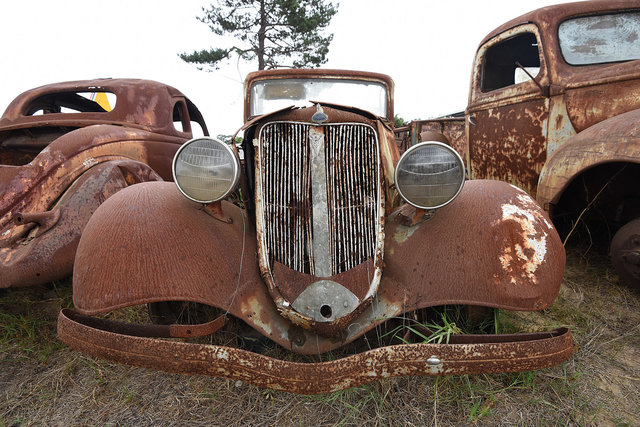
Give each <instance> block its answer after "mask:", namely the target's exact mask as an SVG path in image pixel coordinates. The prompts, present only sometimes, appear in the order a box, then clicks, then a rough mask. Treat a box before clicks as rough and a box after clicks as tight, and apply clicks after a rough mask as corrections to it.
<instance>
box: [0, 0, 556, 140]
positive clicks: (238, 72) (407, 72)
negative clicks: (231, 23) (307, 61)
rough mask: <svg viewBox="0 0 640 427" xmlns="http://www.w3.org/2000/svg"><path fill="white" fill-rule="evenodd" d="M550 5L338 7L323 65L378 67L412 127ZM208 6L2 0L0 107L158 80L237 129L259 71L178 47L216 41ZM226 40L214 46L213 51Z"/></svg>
mask: <svg viewBox="0 0 640 427" xmlns="http://www.w3.org/2000/svg"><path fill="white" fill-rule="evenodd" d="M559 2H560V1H548V0H481V1H479V0H457V1H436V0H341V1H340V7H339V9H338V13H337V14H336V15H335V17H334V18H333V20H332V22H331V26H330V27H329V32H332V33H333V34H334V38H333V42H332V43H331V46H330V49H329V60H328V62H327V64H326V65H325V66H324V68H342V69H355V70H366V71H375V72H380V73H385V74H389V75H390V76H391V77H392V78H393V79H394V81H395V84H396V91H395V109H396V114H398V115H400V116H401V117H403V118H405V119H407V120H410V119H416V118H429V117H435V116H438V115H442V114H447V113H452V112H455V111H461V110H463V109H464V108H465V106H466V103H467V91H468V86H469V78H470V73H471V63H472V60H473V55H474V53H475V50H476V49H477V47H478V44H479V42H480V40H481V39H482V38H483V37H484V36H485V35H486V34H487V33H488V32H489V31H491V30H493V29H494V28H495V27H497V26H499V25H500V24H502V23H503V22H505V21H507V20H509V19H511V18H515V17H516V16H518V15H521V14H523V13H525V12H528V11H530V10H533V9H537V8H539V7H542V6H546V5H550V4H555V3H559ZM209 3H210V2H208V1H201V0H182V1H174V0H171V1H170V0H144V1H142V0H138V1H137V0H125V1H120V0H116V1H97V0H65V1H55V0H30V1H6V0H5V1H2V2H0V40H2V42H1V46H2V47H1V48H0V49H2V55H1V57H2V62H1V64H2V67H1V70H2V71H1V74H0V75H1V76H2V83H1V84H0V110H1V111H4V109H5V108H6V106H7V105H8V104H9V102H10V101H11V100H12V99H13V98H14V97H15V96H16V95H18V94H19V93H21V92H23V91H25V90H28V89H30V88H34V87H37V86H41V85H44V84H48V83H54V82H61V81H68V80H83V79H93V78H100V77H114V78H116V77H128V78H144V79H151V80H157V81H160V82H163V83H167V84H170V85H171V86H174V87H176V88H177V89H179V90H180V91H182V92H183V93H184V94H185V95H187V96H188V97H189V98H191V100H192V101H193V102H194V103H195V104H196V105H197V106H198V107H199V108H200V110H201V111H202V113H203V115H204V118H205V120H206V122H207V125H208V126H209V129H210V131H211V134H212V135H214V136H215V135H217V134H232V133H233V132H235V130H236V129H237V128H239V127H240V126H241V125H242V82H243V79H244V77H245V75H246V74H247V73H248V72H250V71H253V70H254V69H255V67H256V66H257V64H246V63H240V64H238V63H237V61H235V60H232V61H231V62H230V63H229V64H228V65H227V66H223V67H222V68H221V69H220V70H219V71H215V72H204V71H199V70H197V69H196V68H195V66H193V65H191V64H187V63H185V62H183V61H182V60H181V59H179V58H178V56H177V53H179V52H184V51H187V52H190V51H192V50H194V49H207V48H210V47H212V46H216V43H219V39H216V38H215V37H216V36H214V35H213V33H211V32H210V31H209V29H208V27H207V26H206V25H205V24H202V23H201V22H199V21H197V20H196V16H199V15H201V13H202V6H207V5H208V4H209ZM218 45H219V44H218Z"/></svg>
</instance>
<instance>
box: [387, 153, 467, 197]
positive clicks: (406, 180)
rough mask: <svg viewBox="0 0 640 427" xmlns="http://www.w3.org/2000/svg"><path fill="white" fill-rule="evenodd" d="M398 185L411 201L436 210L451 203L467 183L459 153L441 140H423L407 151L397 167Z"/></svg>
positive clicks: (403, 194) (401, 193)
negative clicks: (465, 182)
mask: <svg viewBox="0 0 640 427" xmlns="http://www.w3.org/2000/svg"><path fill="white" fill-rule="evenodd" d="M395 179H396V187H397V189H398V191H399V192H400V195H401V196H402V198H403V199H404V200H406V201H407V202H408V203H410V204H412V205H413V206H415V207H417V208H422V209H435V208H439V207H441V206H444V205H446V204H447V203H449V202H451V201H452V200H453V199H455V197H456V196H457V195H458V193H459V192H460V190H461V189H462V186H463V184H464V164H463V163H462V158H461V157H460V155H459V154H458V153H457V152H456V151H455V150H454V149H453V148H451V147H449V146H448V145H445V144H442V143H440V142H433V141H430V142H422V143H420V144H417V145H414V146H413V147H411V148H410V149H409V150H407V151H406V152H405V153H404V154H403V155H402V157H400V161H399V162H398V165H397V166H396V174H395Z"/></svg>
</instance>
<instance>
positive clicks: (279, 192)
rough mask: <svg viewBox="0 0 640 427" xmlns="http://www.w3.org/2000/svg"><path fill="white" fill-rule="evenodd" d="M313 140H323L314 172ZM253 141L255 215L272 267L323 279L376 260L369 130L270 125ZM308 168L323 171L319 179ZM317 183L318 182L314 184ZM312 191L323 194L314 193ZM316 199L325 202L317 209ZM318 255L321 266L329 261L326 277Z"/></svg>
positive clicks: (374, 166)
mask: <svg viewBox="0 0 640 427" xmlns="http://www.w3.org/2000/svg"><path fill="white" fill-rule="evenodd" d="M318 133H319V134H320V135H324V138H323V142H322V143H321V144H322V145H321V147H322V150H323V154H322V155H321V157H320V159H321V161H320V163H319V165H317V164H318V162H317V156H316V160H313V159H312V156H313V155H312V146H311V136H313V135H314V134H318ZM259 139H260V156H261V166H262V172H261V182H262V188H261V190H262V191H261V194H262V203H261V204H259V206H262V212H258V215H262V224H261V228H262V230H261V231H262V234H263V245H264V248H263V250H264V251H266V254H267V259H268V262H269V264H270V267H272V266H273V261H277V262H279V263H281V264H284V265H286V266H287V267H289V268H291V269H293V270H296V271H299V272H302V273H307V274H315V275H316V276H328V275H335V274H339V273H342V272H344V271H347V270H349V269H351V268H353V267H355V266H357V265H359V264H361V263H363V262H365V261H366V260H368V259H372V258H374V255H375V251H376V244H377V239H376V238H377V233H378V227H379V224H378V222H379V221H378V216H379V209H380V196H379V191H380V188H379V185H380V184H379V182H380V179H379V158H378V141H377V137H376V132H375V130H374V129H373V128H371V127H370V126H367V125H363V124H354V123H349V124H327V125H323V126H316V125H313V124H308V123H291V122H273V123H268V124H266V125H265V126H264V127H263V128H262V130H261V133H260V138H259ZM314 165H316V166H314ZM314 167H315V168H323V169H324V170H323V171H320V172H321V173H320V175H319V174H318V173H317V172H316V171H314V170H313V169H314ZM318 176H321V177H322V181H324V182H321V183H318V182H315V183H314V180H315V181H317V180H318V178H317V177H318ZM318 185H321V186H323V187H324V188H320V190H318V188H319V187H318ZM314 188H316V193H317V194H316V195H315V197H314V195H313V194H312V193H313V189H314ZM325 189H326V192H325ZM319 193H323V194H326V195H325V196H323V197H322V202H321V203H320V202H318V194H319ZM324 198H326V207H325V201H324ZM314 203H315V204H320V205H321V206H315V207H314ZM318 209H319V210H318ZM314 212H315V213H316V214H315V215H316V216H317V218H316V224H314ZM318 212H320V213H323V212H326V214H322V215H320V214H319V213H318ZM327 217H328V218H327ZM323 218H326V221H325V222H326V223H327V227H325V228H326V233H320V232H318V230H323V228H322V227H320V228H319V227H318V224H317V222H318V221H320V222H322V221H323ZM314 233H315V234H316V236H315V240H316V241H315V244H314ZM325 234H326V236H325ZM318 240H320V242H318ZM318 243H320V245H318ZM314 248H315V249H314ZM319 248H320V249H319ZM320 250H322V251H323V252H324V251H326V256H323V258H330V262H329V263H328V264H329V266H327V268H326V269H324V270H323V269H321V268H319V267H318V265H319V264H320V262H319V260H318V259H319V257H320V255H319V254H318V252H320ZM314 252H316V253H315V255H314ZM319 271H321V272H324V274H318V272H319Z"/></svg>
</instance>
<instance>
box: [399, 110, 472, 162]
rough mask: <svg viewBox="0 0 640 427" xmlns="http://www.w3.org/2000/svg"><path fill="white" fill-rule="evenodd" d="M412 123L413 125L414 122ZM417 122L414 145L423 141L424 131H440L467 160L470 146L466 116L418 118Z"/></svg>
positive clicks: (413, 138)
mask: <svg viewBox="0 0 640 427" xmlns="http://www.w3.org/2000/svg"><path fill="white" fill-rule="evenodd" d="M411 123H412V127H413V123H414V122H411ZM415 123H416V124H415V131H413V132H412V141H413V142H412V145H414V144H417V143H418V142H420V141H421V139H420V134H421V133H422V132H426V131H432V132H438V133H441V134H443V135H444V136H446V137H447V140H448V141H449V145H450V146H451V147H453V149H454V150H456V151H457V152H458V154H460V156H461V157H462V159H463V160H465V162H466V153H467V151H468V146H467V135H466V130H465V118H464V117H459V118H441V119H431V120H418V121H416V122H415Z"/></svg>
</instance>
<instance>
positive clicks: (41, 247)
mask: <svg viewBox="0 0 640 427" xmlns="http://www.w3.org/2000/svg"><path fill="white" fill-rule="evenodd" d="M152 180H160V177H159V176H158V175H157V174H156V173H155V172H154V171H153V170H151V169H150V168H149V167H148V166H147V165H146V164H144V163H140V162H135V161H131V160H115V161H109V162H104V163H101V164H100V165H98V166H95V167H94V168H91V169H89V170H88V171H87V172H85V173H84V174H82V175H81V176H80V177H79V178H77V179H76V180H75V181H74V182H73V184H72V185H71V186H70V187H69V188H68V189H67V190H66V191H65V192H64V193H63V195H62V196H61V197H60V199H59V200H58V201H56V203H55V204H54V205H53V206H52V208H51V210H49V211H45V212H38V213H17V214H16V215H15V217H14V218H16V226H15V227H14V228H13V230H16V231H15V232H13V233H6V234H5V236H3V237H2V239H0V277H2V286H1V287H9V286H29V285H34V284H38V283H42V282H43V281H51V280H60V279H63V278H65V277H67V276H69V274H70V273H71V270H72V268H73V260H74V256H75V251H76V248H77V246H78V241H79V240H80V234H81V233H82V230H83V228H84V226H85V224H86V223H87V221H88V220H89V217H90V216H91V214H92V213H93V212H94V211H95V210H96V208H97V207H98V206H99V205H100V203H102V202H103V201H104V200H106V199H107V198H108V197H109V196H111V195H112V194H114V193H115V192H116V191H118V190H120V189H121V188H124V187H126V186H127V185H129V184H133V183H135V182H140V181H152ZM51 216H53V217H54V218H55V223H54V224H46V223H44V224H43V222H44V221H42V218H43V217H44V218H47V217H51ZM47 226H48V228H47V229H46V230H45V229H44V227H47ZM8 230H9V231H11V230H12V229H11V228H9V229H8ZM43 230H44V231H43Z"/></svg>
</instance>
